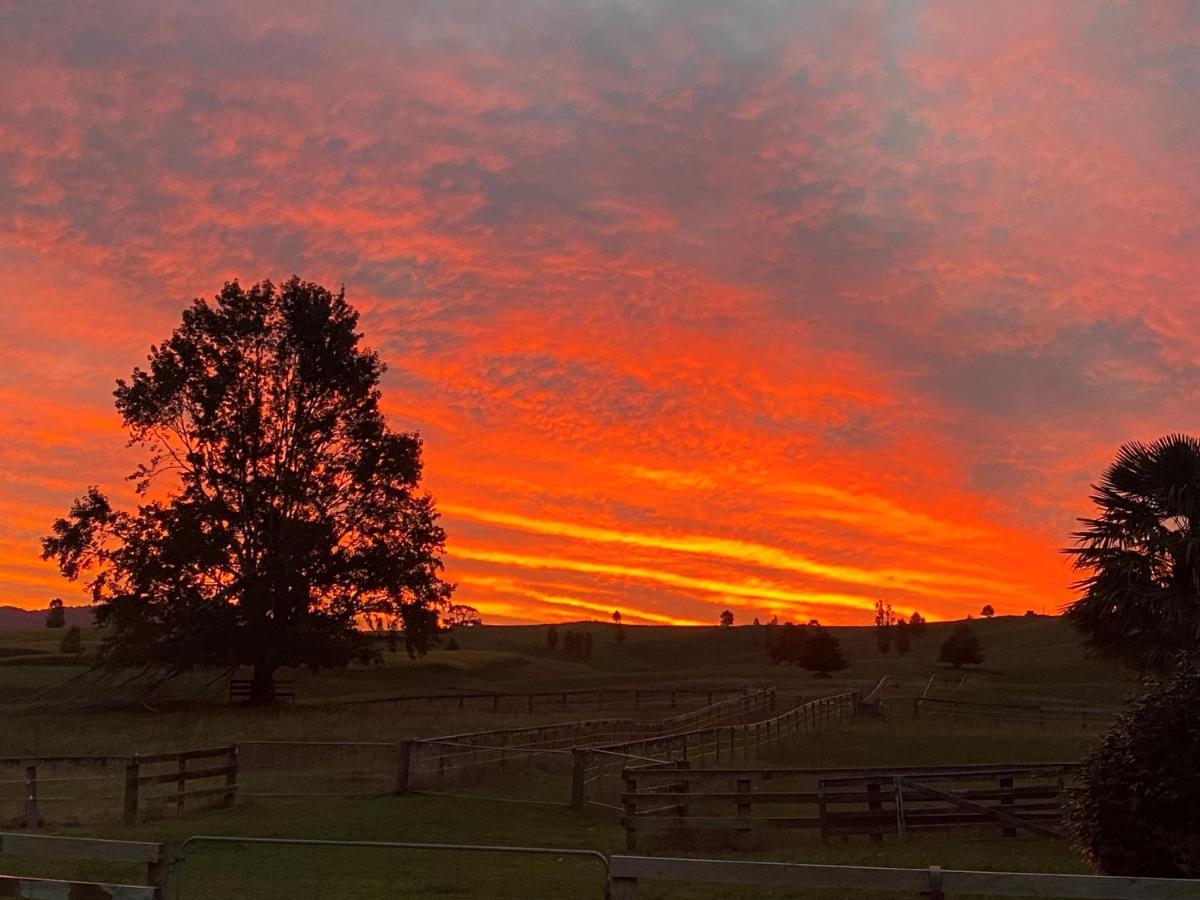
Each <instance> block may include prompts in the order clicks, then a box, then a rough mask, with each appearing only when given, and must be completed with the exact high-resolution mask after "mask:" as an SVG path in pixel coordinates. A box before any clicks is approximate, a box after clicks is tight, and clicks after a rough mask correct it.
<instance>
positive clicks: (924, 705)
mask: <svg viewBox="0 0 1200 900" xmlns="http://www.w3.org/2000/svg"><path fill="white" fill-rule="evenodd" d="M1118 712H1120V710H1119V708H1117V707H1101V706H1086V707H1085V706H1066V705H1062V706H1037V705H1033V704H1021V703H983V702H978V701H973V700H950V699H943V698H939V697H916V698H914V699H913V717H914V718H920V717H923V716H942V717H950V718H953V719H991V720H992V721H993V722H1031V723H1041V724H1044V725H1050V724H1059V725H1078V726H1079V727H1080V728H1082V729H1084V730H1085V731H1086V730H1087V729H1088V728H1093V727H1098V726H1099V727H1103V726H1106V725H1108V724H1109V723H1110V722H1111V721H1112V720H1113V718H1114V717H1115V716H1116V715H1117V713H1118Z"/></svg>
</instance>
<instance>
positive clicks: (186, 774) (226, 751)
mask: <svg viewBox="0 0 1200 900" xmlns="http://www.w3.org/2000/svg"><path fill="white" fill-rule="evenodd" d="M196 782H201V783H202V786H201V787H191V786H190V784H194V783H196ZM237 786H238V750H237V745H236V744H230V745H227V746H224V747H212V748H208V749H203V750H183V751H179V752H174V753H155V754H148V755H142V756H134V757H133V758H132V759H130V761H129V764H128V765H127V766H126V767H125V798H124V819H125V822H126V824H131V823H133V822H136V821H138V819H139V817H140V816H141V814H142V813H143V811H146V810H147V808H148V809H149V811H150V812H151V813H153V814H163V813H165V812H167V811H168V810H170V809H172V808H173V809H174V810H175V811H176V812H179V813H182V812H183V811H184V809H185V807H186V806H187V805H188V804H189V803H190V804H193V805H195V804H196V803H201V804H204V805H211V804H214V803H215V804H217V805H220V806H232V805H233V802H234V800H235V799H236V797H237ZM164 788H166V789H167V790H166V791H165V792H164V791H163V789H164Z"/></svg>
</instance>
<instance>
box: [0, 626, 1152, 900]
mask: <svg viewBox="0 0 1200 900" xmlns="http://www.w3.org/2000/svg"><path fill="white" fill-rule="evenodd" d="M973 624H974V626H975V627H976V628H977V631H978V633H979V635H980V638H981V640H982V641H983V644H984V648H985V651H986V653H987V659H986V661H985V665H984V666H982V667H980V668H979V669H977V670H972V671H970V672H969V673H964V672H955V671H951V670H948V669H944V668H941V667H938V666H936V665H935V664H934V662H933V660H934V658H935V656H936V654H937V649H938V646H939V645H940V642H941V640H942V639H943V638H944V636H945V634H946V632H947V630H948V628H949V627H951V626H950V625H948V624H935V625H930V626H929V628H928V633H927V634H926V635H924V636H923V637H921V638H919V639H918V640H916V641H915V642H914V646H913V650H912V652H911V653H910V654H909V655H908V656H906V657H899V656H897V655H895V654H894V653H893V654H891V655H889V656H886V657H884V656H881V655H880V654H879V653H878V652H877V651H876V650H875V647H874V639H873V634H872V632H871V629H869V628H847V629H836V634H837V635H838V637H839V638H840V639H841V640H842V643H843V648H844V650H845V652H846V654H847V656H848V658H849V659H850V661H851V667H850V668H849V669H848V670H846V671H845V672H842V673H839V676H838V677H837V678H835V679H832V680H828V681H825V680H817V679H813V678H812V677H811V676H810V675H809V674H808V673H805V672H802V671H800V670H797V669H795V668H789V667H779V666H775V665H772V664H771V663H770V661H769V660H768V659H767V658H766V652H765V647H764V646H763V638H764V632H763V631H755V630H754V629H753V628H748V627H738V628H734V629H728V630H722V629H717V628H667V627H630V626H626V629H625V633H626V636H627V639H626V641H625V642H624V643H623V644H617V643H616V642H615V641H614V640H613V630H612V626H611V625H607V624H596V623H592V624H582V625H571V626H560V628H559V630H560V634H561V632H563V631H565V630H566V629H567V628H574V629H576V630H581V629H587V630H591V631H593V632H594V648H595V649H594V654H593V657H592V658H591V659H589V660H578V659H571V658H568V657H566V656H564V655H563V654H562V652H561V651H559V652H552V651H551V650H549V648H548V647H547V646H546V641H545V628H544V627H533V626H530V627H516V628H488V627H484V628H479V629H471V630H466V631H461V632H459V633H458V634H457V635H456V639H457V641H458V643H459V645H460V647H461V649H460V650H458V651H448V650H444V649H442V650H436V651H434V652H433V653H431V654H429V655H428V656H427V657H425V658H424V659H421V660H416V661H414V660H409V659H408V658H407V657H406V656H404V655H403V654H385V659H384V662H383V664H382V665H380V666H376V667H370V668H358V669H349V670H346V671H342V672H335V673H325V674H321V675H312V674H310V673H306V672H305V673H298V675H297V689H298V693H299V695H300V698H301V699H300V702H299V703H297V704H295V705H287V706H280V707H277V708H272V709H248V708H239V707H231V706H229V705H228V704H227V703H225V702H223V700H222V697H221V694H222V692H223V683H220V682H218V683H216V684H213V685H209V686H208V687H207V688H206V683H207V682H209V681H210V680H211V679H212V678H213V675H212V674H196V675H193V676H189V677H188V678H185V679H181V680H180V681H178V682H176V683H173V684H171V685H169V686H168V687H167V688H166V689H165V690H163V691H160V692H157V693H155V694H152V695H149V696H146V695H142V694H139V693H137V692H135V691H131V690H125V689H120V688H117V687H116V686H115V685H114V684H113V683H111V682H110V683H106V684H105V685H103V686H102V687H100V688H97V686H96V685H95V684H93V683H91V682H92V680H93V679H92V678H91V676H83V677H80V674H81V672H83V671H84V670H83V669H81V668H80V667H79V666H78V665H75V664H71V665H65V664H64V663H65V662H67V661H65V660H62V659H61V658H59V657H58V656H57V649H58V648H57V642H58V639H59V637H60V634H59V633H56V632H48V631H37V632H8V633H0V702H7V703H9V704H10V706H9V712H8V713H7V714H6V717H5V721H6V724H7V725H8V727H7V728H6V729H4V731H3V733H0V756H5V757H12V756H22V755H51V754H65V753H76V754H85V753H86V754H128V753H131V752H134V751H138V752H151V751H155V750H160V749H178V748H182V747H187V746H207V745H213V744H219V743H224V742H227V741H234V740H252V739H259V740H262V739H296V740H320V741H356V740H375V741H378V740H385V741H392V740H398V739H401V738H405V737H413V736H430V735H438V734H449V733H455V732H461V731H467V730H475V729H486V728H504V727H515V726H519V725H522V724H526V723H533V722H547V721H562V720H567V719H574V718H588V717H598V716H600V715H613V716H624V715H629V714H630V713H631V712H632V711H630V710H626V709H621V708H618V707H614V708H610V709H605V710H592V709H588V710H573V711H567V712H563V711H562V710H552V709H551V710H543V711H539V712H537V713H535V714H533V715H529V714H527V713H493V712H490V711H486V710H478V709H466V710H461V711H460V710H458V709H456V708H454V707H453V706H450V707H436V706H435V707H425V706H417V707H412V706H403V705H396V706H394V705H389V704H363V705H356V704H347V703H344V702H342V701H346V700H356V699H366V698H371V697H382V696H390V695H400V694H407V695H418V694H425V693H443V692H445V693H450V692H471V691H501V692H527V691H548V690H557V691H561V690H573V689H582V688H591V687H607V686H611V687H633V686H637V687H675V688H686V687H712V686H731V685H736V686H765V685H778V686H779V688H780V690H781V693H782V694H783V695H784V697H785V702H786V701H787V700H790V699H794V698H796V697H800V696H817V695H821V694H828V693H833V692H836V691H839V690H843V689H846V688H854V689H868V688H869V687H870V686H872V685H873V684H874V683H875V682H876V681H877V680H878V679H879V678H880V677H881V676H883V675H888V676H890V685H889V690H888V693H887V698H888V709H889V716H888V718H887V719H885V720H874V719H867V718H859V719H854V720H851V721H849V722H845V723H842V724H840V725H838V726H837V727H835V728H834V729H833V730H831V731H829V732H826V733H822V734H815V735H803V736H798V737H797V738H795V739H794V740H792V741H790V742H788V743H786V744H785V745H784V746H782V747H779V748H771V749H769V750H766V751H765V752H764V754H763V756H762V757H761V758H760V759H759V760H757V761H755V763H754V764H758V765H767V766H795V767H834V766H883V765H935V764H951V765H952V764H959V763H961V764H968V763H1006V762H1036V761H1058V760H1068V759H1075V758H1078V757H1079V756H1080V755H1081V754H1082V753H1083V752H1084V751H1085V750H1086V748H1087V746H1088V745H1089V743H1090V742H1091V741H1093V740H1094V739H1095V737H1096V732H1095V731H1094V730H1093V731H1083V730H1081V729H1080V728H1079V727H1078V726H1069V725H1055V726H1040V725H1037V724H1028V723H1003V722H1001V723H996V722H991V721H988V720H983V721H969V720H963V721H958V722H955V721H951V720H947V719H941V718H938V719H935V718H920V719H913V718H912V716H911V708H912V703H911V700H912V698H913V697H916V696H920V695H921V694H922V693H923V692H925V691H926V690H929V692H930V695H931V696H937V697H944V698H956V699H972V700H984V701H987V700H998V699H999V700H1003V701H1004V702H1023V703H1049V702H1064V703H1065V702H1070V703H1078V704H1083V705H1088V704H1092V705H1095V704H1104V705H1109V704H1114V703H1117V702H1120V701H1121V700H1122V698H1124V697H1125V696H1126V695H1127V694H1128V693H1129V691H1130V690H1131V688H1132V687H1133V685H1132V683H1131V682H1130V681H1129V680H1127V679H1126V678H1124V677H1123V676H1122V675H1121V674H1120V673H1119V672H1118V671H1116V670H1115V669H1113V668H1111V667H1109V666H1107V665H1104V664H1100V663H1097V662H1093V661H1090V660H1088V659H1086V658H1085V656H1084V654H1083V652H1082V650H1081V649H1080V647H1079V643H1078V640H1077V638H1076V636H1075V635H1074V634H1073V633H1072V632H1071V631H1070V630H1069V629H1068V628H1067V627H1066V625H1065V624H1064V623H1063V622H1062V621H1061V620H1058V619H1046V618H1030V619H1025V618H1003V619H996V620H992V621H977V622H975V623H973ZM87 638H88V645H89V647H94V645H95V641H96V636H95V635H94V634H89V635H88V636H87ZM37 657H41V661H42V662H43V664H41V665H38V664H35V663H34V659H35V658H37ZM70 662H72V663H73V662H74V661H70ZM18 663H19V664H18ZM931 676H933V682H932V685H930V678H931ZM71 679H75V680H74V681H72V680H71ZM38 692H41V696H42V697H43V698H44V699H43V701H42V706H41V707H40V708H39V707H38V706H37V705H36V704H34V703H33V700H34V699H35V696H34V695H35V694H37V693H38ZM14 700H21V701H22V703H20V704H13V701H14ZM113 701H119V703H116V704H115V705H114V703H113ZM97 703H102V706H101V707H95V706H93V707H91V708H89V704H97ZM104 703H107V704H108V708H104V707H103V704H104ZM644 714H645V715H648V716H654V717H658V716H664V715H667V714H668V713H667V712H666V711H664V710H661V709H660V710H652V711H650V710H647V711H645V712H644ZM301 774H302V773H300V772H299V771H296V772H293V773H292V775H293V776H294V777H295V778H296V779H298V778H299V776H300V775H301ZM6 777H7V776H6ZM247 784H252V781H251V780H250V779H247ZM489 791H490V792H495V793H501V794H504V795H505V796H508V797H510V798H514V797H525V798H529V797H543V798H554V797H559V796H565V793H566V785H565V780H564V778H563V773H562V772H561V771H559V772H556V773H554V774H543V775H538V774H536V773H534V774H530V773H523V774H519V775H516V776H513V777H511V778H507V779H505V780H504V781H503V783H501V784H499V785H493V786H488V787H486V788H481V789H480V792H481V793H485V792H489ZM464 792H467V791H464ZM245 793H250V790H249V789H247V790H246V791H245ZM9 796H10V794H9V792H8V791H0V798H3V797H9ZM0 803H3V804H5V806H4V808H5V809H6V810H9V807H10V806H12V804H11V803H10V801H9V800H3V799H0ZM47 808H48V809H49V810H53V809H54V806H53V805H50V806H48V807H47ZM16 811H17V810H16V809H15V808H12V809H11V811H8V812H5V813H0V818H7V817H8V815H12V814H15V813H16ZM56 830H66V831H73V832H75V833H86V834H94V835H98V836H109V837H115V838H129V839H140V840H156V841H168V842H171V843H173V844H176V845H177V844H178V842H180V841H181V840H182V839H184V838H186V837H187V836H189V835H195V834H225V835H243V836H253V835H257V836H289V837H303V838H335V839H347V840H361V839H368V840H399V841H433V842H442V841H445V842H464V843H499V844H506V845H522V844H527V845H537V846H554V847H578V848H592V849H597V850H600V851H602V852H605V853H610V852H620V850H621V848H622V846H623V833H622V831H621V829H620V827H619V823H618V816H617V814H616V813H615V812H613V811H610V810H605V809H599V808H591V809H588V810H586V811H583V812H571V811H569V810H567V809H565V808H564V807H562V806H556V805H534V804H523V803H506V802H499V801H485V800H470V799H456V798H448V797H443V796H429V795H418V796H409V797H403V798H400V797H388V796H381V797H370V798H357V799H340V798H307V799H297V800H262V799H257V800H256V799H248V798H243V799H242V800H241V801H240V802H239V804H238V805H237V806H236V807H235V808H233V809H231V810H215V811H209V812H195V813H188V814H187V815H185V816H183V817H181V818H171V819H163V820H160V821H156V822H146V823H143V824H139V825H137V826H133V827H126V826H123V825H115V824H112V823H104V824H99V825H91V826H86V827H85V826H79V827H77V828H73V829H56ZM639 852H664V853H668V854H674V855H683V854H686V853H691V854H693V855H701V856H704V855H709V856H722V857H732V858H769V859H778V860H785V861H794V862H829V863H837V864H848V865H854V864H857V865H885V866H918V867H925V866H928V865H930V864H931V863H936V864H939V865H942V866H944V867H948V868H980V869H1010V870H1025V871H1058V872H1081V871H1084V868H1083V866H1082V864H1081V862H1080V861H1079V859H1078V858H1077V856H1076V854H1075V853H1074V852H1073V851H1072V850H1071V849H1070V848H1068V847H1066V846H1065V845H1063V844H1062V843H1060V842H1055V841H1048V840H1042V839H1037V838H1020V839H1003V838H1001V837H999V836H997V835H995V834H989V833H971V832H965V833H963V832H958V831H955V832H945V833H941V834H921V835H911V836H908V837H906V838H905V839H903V840H900V839H895V838H892V839H889V840H887V841H886V842H885V843H884V844H881V845H873V844H870V843H868V842H867V841H866V840H864V839H855V840H851V841H846V842H843V843H837V844H834V845H833V846H829V847H825V846H823V845H822V844H821V843H820V840H819V838H818V837H817V836H816V835H815V834H811V833H806V832H798V833H795V832H790V833H787V834H786V835H785V836H784V837H783V838H782V839H780V840H777V841H775V842H774V843H772V844H771V845H770V846H767V847H762V848H760V849H758V850H757V851H755V852H753V853H738V852H735V851H733V850H732V849H730V848H728V847H725V846H722V845H721V844H720V842H719V841H717V842H715V843H714V842H712V841H705V840H701V841H699V842H698V843H697V844H696V845H694V846H692V847H690V848H681V847H679V846H672V845H670V844H663V843H660V844H653V843H646V842H643V845H642V848H641V850H640V851H639ZM0 865H2V866H3V867H4V869H5V871H9V872H15V871H20V872H21V873H23V874H29V875H36V874H39V873H40V874H46V875H56V876H68V875H73V876H76V877H89V878H110V879H125V880H129V879H132V878H134V877H136V876H137V875H138V874H139V873H137V872H136V871H134V870H130V869H129V868H122V867H105V866H96V865H89V864H83V863H80V864H69V863H61V862H60V863H55V862H53V861H46V860H20V859H12V858H6V857H0ZM502 875H503V878H502V877H501V876H502ZM187 880H188V882H189V886H188V892H187V897H188V898H189V900H190V898H238V897H247V898H249V897H254V898H267V900H271V898H285V897H288V898H291V897H301V896H303V897H323V898H348V900H349V898H356V900H357V898H374V897H384V896H387V897H495V896H519V897H521V898H524V900H540V898H558V897H575V896H579V897H587V896H591V897H599V896H601V887H600V885H601V879H600V878H599V876H598V874H595V871H594V869H593V868H592V867H591V864H589V863H585V862H576V861H573V860H571V859H569V858H568V859H562V860H559V859H557V858H550V859H545V858H543V859H538V860H525V859H516V858H511V857H497V856H494V855H492V856H489V855H463V856H447V855H432V854H427V853H420V852H414V851H382V850H355V851H336V852H335V851H330V850H315V849H311V848H310V849H281V848H262V847H255V848H204V849H198V850H197V851H196V852H195V854H194V857H193V858H190V859H189V862H188V863H187ZM504 885H509V886H512V885H516V887H515V888H514V889H512V890H509V889H508V888H505V887H503V886H504ZM639 896H645V897H650V898H654V897H672V898H676V897H678V898H684V897H686V898H697V900H699V898H718V897H741V896H747V897H749V896H755V897H758V896H771V894H769V893H764V892H761V891H755V892H754V893H753V894H751V893H742V894H739V893H735V892H731V891H729V890H727V889H725V888H712V889H704V888H701V887H697V886H685V885H670V886H668V885H654V886H651V885H647V886H645V888H644V890H643V891H641V892H639ZM789 896H797V895H796V894H795V893H794V892H793V893H791V894H789ZM802 896H806V897H810V896H811V897H823V896H833V895H831V894H820V893H810V894H804V895H802ZM854 896H855V897H867V896H868V895H866V894H856V895H854Z"/></svg>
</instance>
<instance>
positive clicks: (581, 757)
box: [571, 748, 591, 809]
mask: <svg viewBox="0 0 1200 900" xmlns="http://www.w3.org/2000/svg"><path fill="white" fill-rule="evenodd" d="M589 756H591V754H590V753H589V752H588V751H587V750H580V749H578V748H576V749H572V750H571V809H583V805H584V804H585V803H586V802H587V764H588V757H589Z"/></svg>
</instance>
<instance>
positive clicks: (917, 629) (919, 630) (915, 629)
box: [908, 611, 925, 637]
mask: <svg viewBox="0 0 1200 900" xmlns="http://www.w3.org/2000/svg"><path fill="white" fill-rule="evenodd" d="M908 627H909V628H910V629H911V630H912V636H913V637H920V636H921V635H923V634H924V633H925V617H924V616H923V615H921V614H920V613H919V612H915V611H914V612H913V614H912V616H911V617H910V618H909V620H908Z"/></svg>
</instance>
